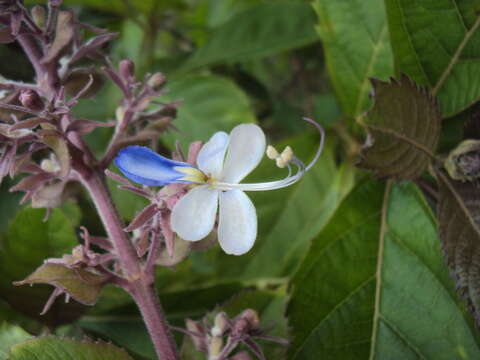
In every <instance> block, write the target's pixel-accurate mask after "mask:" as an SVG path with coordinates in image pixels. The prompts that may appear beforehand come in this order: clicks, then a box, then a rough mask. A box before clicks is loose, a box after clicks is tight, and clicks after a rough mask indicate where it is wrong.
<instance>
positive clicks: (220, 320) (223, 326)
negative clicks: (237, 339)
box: [211, 312, 228, 336]
mask: <svg viewBox="0 0 480 360" xmlns="http://www.w3.org/2000/svg"><path fill="white" fill-rule="evenodd" d="M227 319H228V318H227V314H225V313H224V312H221V313H218V314H217V315H216V316H215V321H214V326H213V328H212V330H211V334H212V336H222V335H223V334H224V333H225V330H227V327H228V321H227Z"/></svg>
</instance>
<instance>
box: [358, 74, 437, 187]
mask: <svg viewBox="0 0 480 360" xmlns="http://www.w3.org/2000/svg"><path fill="white" fill-rule="evenodd" d="M372 83H373V86H374V98H375V103H374V105H373V107H372V108H371V109H370V110H369V111H368V113H367V114H366V116H365V118H364V120H363V124H364V126H365V128H366V130H367V133H368V137H367V140H366V143H365V145H364V147H363V149H362V154H361V160H360V162H359V164H358V165H359V166H360V167H363V168H366V169H370V170H373V171H375V172H376V173H377V174H378V175H379V176H381V177H386V178H394V179H396V180H411V179H415V178H417V177H418V176H420V175H421V174H422V172H423V171H424V170H425V169H426V167H427V166H428V164H429V162H430V160H431V157H432V156H433V154H435V150H436V147H437V143H438V138H439V136H440V123H441V116H440V113H439V111H438V108H437V103H436V101H435V99H434V98H433V97H432V96H431V95H430V94H429V93H428V92H426V91H424V90H422V89H420V88H418V87H417V86H416V85H415V84H414V83H413V82H412V81H411V80H409V79H408V78H407V77H406V76H402V77H401V79H400V80H399V81H397V80H392V81H391V82H390V83H387V82H383V81H379V80H372ZM429 154H430V155H429Z"/></svg>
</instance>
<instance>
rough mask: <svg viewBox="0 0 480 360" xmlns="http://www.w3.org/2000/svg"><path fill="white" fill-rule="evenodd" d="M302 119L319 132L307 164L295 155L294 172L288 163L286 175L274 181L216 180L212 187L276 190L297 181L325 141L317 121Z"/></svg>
mask: <svg viewBox="0 0 480 360" xmlns="http://www.w3.org/2000/svg"><path fill="white" fill-rule="evenodd" d="M303 120H305V121H307V122H309V123H310V124H312V125H314V126H315V128H316V129H317V130H318V132H319V133H320V144H319V146H318V150H317V152H316V154H315V156H314V158H313V160H312V161H310V163H309V164H308V165H306V166H305V164H304V163H303V162H302V161H301V160H300V159H298V158H297V157H295V156H294V157H293V158H292V161H291V163H292V164H294V165H295V166H296V172H295V173H294V174H293V175H292V166H291V165H290V164H288V165H287V166H288V175H287V177H285V178H284V179H282V180H276V181H268V182H263V183H243V184H230V183H224V182H216V183H214V185H213V186H214V187H215V188H216V189H218V190H224V191H226V190H233V189H238V190H243V191H264V190H276V189H281V188H284V187H287V186H290V185H292V184H294V183H296V182H297V181H299V180H300V179H301V178H302V177H303V175H304V174H305V172H307V171H308V170H310V168H311V167H312V166H313V165H314V164H315V163H316V162H317V160H318V158H319V157H320V155H321V153H322V151H323V146H324V142H325V131H324V130H323V128H322V127H321V126H320V124H318V123H317V122H315V121H313V120H312V119H309V118H303Z"/></svg>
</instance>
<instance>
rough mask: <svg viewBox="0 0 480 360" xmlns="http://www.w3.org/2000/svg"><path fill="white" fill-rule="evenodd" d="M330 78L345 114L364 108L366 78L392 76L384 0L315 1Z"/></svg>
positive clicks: (366, 86)
mask: <svg viewBox="0 0 480 360" xmlns="http://www.w3.org/2000/svg"><path fill="white" fill-rule="evenodd" d="M313 7H314V8H315V11H316V12H317V15H318V17H319V19H320V22H319V24H318V26H317V31H318V33H319V35H320V38H321V39H322V43H323V47H324V50H325V58H326V63H327V67H328V71H329V74H330V78H331V80H332V83H333V85H334V87H335V91H336V93H337V96H338V97H339V99H340V103H341V105H342V107H343V110H344V111H345V113H347V114H349V115H352V116H358V115H360V114H361V113H362V112H363V111H364V110H366V109H367V107H368V104H369V103H370V100H369V98H368V93H369V91H370V89H371V85H370V82H369V78H371V77H375V78H380V79H385V80H386V79H387V78H388V77H389V76H391V75H393V71H394V69H393V54H392V50H391V48H390V42H389V34H388V26H387V22H386V16H385V6H384V4H383V0H369V1H358V0H336V1H330V0H316V1H314V2H313Z"/></svg>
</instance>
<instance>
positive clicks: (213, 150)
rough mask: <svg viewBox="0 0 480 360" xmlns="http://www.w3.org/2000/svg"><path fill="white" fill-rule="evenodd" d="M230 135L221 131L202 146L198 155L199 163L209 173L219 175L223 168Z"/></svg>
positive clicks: (199, 166) (200, 167) (201, 168)
mask: <svg viewBox="0 0 480 360" xmlns="http://www.w3.org/2000/svg"><path fill="white" fill-rule="evenodd" d="M228 138H229V137H228V135H227V133H225V132H223V131H219V132H217V133H215V134H213V136H212V137H211V138H210V140H208V142H207V143H205V145H203V146H202V148H201V149H200V152H199V153H198V157H197V165H198V168H199V169H200V170H202V171H203V172H204V173H205V174H207V175H209V174H210V175H213V176H215V177H218V176H219V175H220V173H221V172H222V169H223V161H224V160H225V152H226V151H227V146H228Z"/></svg>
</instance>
